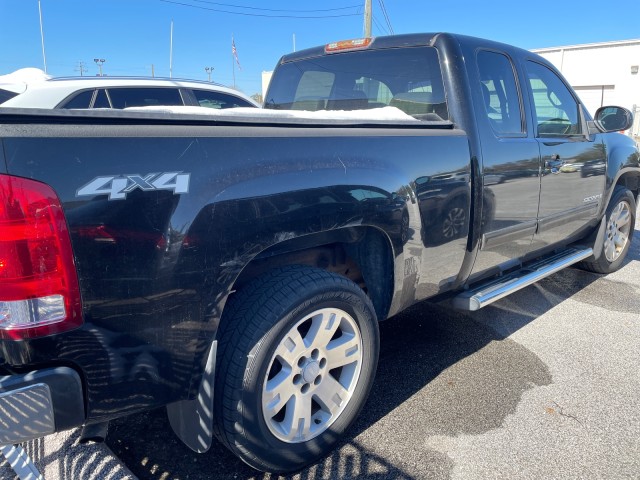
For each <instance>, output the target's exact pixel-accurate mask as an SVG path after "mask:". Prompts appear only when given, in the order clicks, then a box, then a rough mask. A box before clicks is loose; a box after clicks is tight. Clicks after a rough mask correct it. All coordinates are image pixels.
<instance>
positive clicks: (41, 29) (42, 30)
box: [38, 0, 47, 73]
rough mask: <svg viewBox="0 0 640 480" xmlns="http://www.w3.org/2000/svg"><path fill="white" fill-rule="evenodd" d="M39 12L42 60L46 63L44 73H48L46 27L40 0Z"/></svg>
mask: <svg viewBox="0 0 640 480" xmlns="http://www.w3.org/2000/svg"><path fill="white" fill-rule="evenodd" d="M38 13H39V14H40V40H41V41H42V62H43V63H44V73H47V56H46V55H45V53H44V29H43V28H42V6H41V5H40V0H38Z"/></svg>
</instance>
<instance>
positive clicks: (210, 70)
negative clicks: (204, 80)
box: [204, 67, 214, 82]
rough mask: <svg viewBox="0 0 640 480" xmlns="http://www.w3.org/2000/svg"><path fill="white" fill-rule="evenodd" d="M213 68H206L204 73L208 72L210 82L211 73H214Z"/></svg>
mask: <svg viewBox="0 0 640 480" xmlns="http://www.w3.org/2000/svg"><path fill="white" fill-rule="evenodd" d="M213 70H214V68H213V67H204V71H205V72H207V76H208V77H209V80H208V81H209V82H210V81H211V73H212V72H213Z"/></svg>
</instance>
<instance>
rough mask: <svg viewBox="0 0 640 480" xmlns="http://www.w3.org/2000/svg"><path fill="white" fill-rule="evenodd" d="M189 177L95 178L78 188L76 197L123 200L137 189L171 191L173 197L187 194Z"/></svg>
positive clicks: (187, 174) (182, 174)
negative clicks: (102, 197) (107, 197)
mask: <svg viewBox="0 0 640 480" xmlns="http://www.w3.org/2000/svg"><path fill="white" fill-rule="evenodd" d="M190 176H191V174H189V173H182V172H165V173H149V174H147V175H144V176H143V175H119V176H105V177H96V178H94V179H93V180H91V181H90V182H89V183H87V184H86V185H84V186H82V187H80V188H79V189H78V191H77V192H76V197H87V196H95V195H109V200H124V199H125V198H127V194H128V193H130V192H132V191H134V190H135V189H138V188H139V189H140V190H143V191H150V190H171V191H173V193H174V194H175V195H178V194H181V193H189V179H190Z"/></svg>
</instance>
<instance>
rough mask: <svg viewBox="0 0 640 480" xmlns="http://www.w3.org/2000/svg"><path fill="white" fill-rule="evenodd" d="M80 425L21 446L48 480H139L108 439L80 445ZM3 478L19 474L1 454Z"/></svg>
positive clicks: (1, 475) (0, 469) (0, 470)
mask: <svg viewBox="0 0 640 480" xmlns="http://www.w3.org/2000/svg"><path fill="white" fill-rule="evenodd" d="M79 438H80V429H75V430H70V431H67V432H62V433H56V434H53V435H48V436H46V437H44V438H39V439H36V440H31V441H30V442H25V443H22V444H21V446H22V448H24V450H25V451H26V453H27V455H29V457H30V458H31V460H32V461H33V463H34V464H35V466H36V467H37V469H38V471H39V472H40V473H41V474H42V476H43V477H44V478H45V479H46V480H85V479H87V480H88V479H91V480H137V477H136V476H135V475H134V474H133V473H131V471H130V470H129V469H128V468H127V467H126V466H125V465H124V464H123V463H122V461H121V460H120V459H119V458H118V457H116V456H115V455H114V454H113V452H112V451H111V450H110V449H109V447H107V445H105V444H104V443H92V444H84V445H80V444H79V443H78V439H79ZM0 460H1V461H0V478H3V479H13V478H18V476H17V475H16V473H15V472H14V471H13V469H12V468H11V466H10V465H9V463H8V462H7V460H6V459H5V458H4V457H2V456H0Z"/></svg>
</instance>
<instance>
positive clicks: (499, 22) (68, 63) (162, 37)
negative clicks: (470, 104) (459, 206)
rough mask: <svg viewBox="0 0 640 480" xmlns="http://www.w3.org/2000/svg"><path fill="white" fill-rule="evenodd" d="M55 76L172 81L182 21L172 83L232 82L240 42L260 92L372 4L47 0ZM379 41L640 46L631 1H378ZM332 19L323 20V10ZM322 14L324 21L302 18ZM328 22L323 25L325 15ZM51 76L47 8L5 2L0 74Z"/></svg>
mask: <svg viewBox="0 0 640 480" xmlns="http://www.w3.org/2000/svg"><path fill="white" fill-rule="evenodd" d="M40 4H41V7H42V17H43V27H44V41H45V53H46V60H47V71H48V73H49V74H51V75H54V76H71V75H79V74H80V72H79V70H78V65H79V62H84V66H85V68H86V72H85V75H96V74H97V72H98V67H97V65H96V64H95V63H94V58H100V59H104V60H105V62H104V66H103V71H104V73H105V74H107V75H151V71H152V70H151V69H152V65H153V69H154V73H155V75H156V76H166V77H168V76H169V63H170V62H169V58H170V43H171V42H170V31H171V28H170V26H171V21H172V20H173V69H172V73H173V77H175V78H178V77H179V78H195V79H200V80H206V79H207V73H206V71H205V67H213V68H214V70H213V75H212V80H213V81H216V82H219V83H222V84H225V85H232V84H233V82H234V68H233V57H232V55H231V38H232V36H233V38H234V39H235V45H236V48H237V52H238V58H239V61H240V64H241V66H242V69H241V70H240V69H238V68H237V66H236V68H235V81H236V86H237V87H238V88H239V89H240V90H242V91H244V92H245V93H247V94H248V95H251V94H254V93H257V92H260V90H261V72H262V71H265V70H272V69H273V68H274V66H275V64H276V62H277V61H278V58H279V57H280V56H281V55H282V54H284V53H288V52H290V51H292V50H293V49H294V35H295V47H296V49H297V50H301V49H303V48H307V47H312V46H315V45H322V44H325V43H328V42H331V41H335V40H341V39H348V38H357V37H360V36H362V34H363V15H362V12H363V10H364V0H324V1H322V2H311V1H300V0H298V1H293V0H269V1H266V0H263V1H257V0H222V1H220V2H214V1H210V0H41V1H40ZM372 4H373V15H374V23H373V34H374V35H385V34H388V33H389V26H388V24H387V21H386V19H385V16H384V13H383V11H382V5H384V7H385V9H386V13H387V17H388V19H389V23H390V25H391V27H392V29H393V31H394V32H395V33H411V32H431V31H450V32H456V33H464V34H467V35H474V36H479V37H486V38H490V39H492V40H498V41H502V42H506V43H512V44H514V45H517V46H520V47H523V48H529V49H531V48H542V47H551V46H560V45H575V44H581V43H594V42H604V41H611V40H627V39H635V38H640V31H639V27H638V25H640V24H638V21H637V18H636V16H635V15H634V14H633V12H632V11H630V10H629V9H630V8H632V7H631V5H632V4H630V3H628V2H627V3H624V2H623V3H619V2H618V3H606V2H594V1H593V0H585V1H582V2H580V3H578V2H559V1H557V0H555V1H551V0H536V1H535V2H522V1H514V0H508V1H507V0H493V1H492V2H477V1H469V0H458V1H455V2H454V1H446V2H442V1H439V2H438V1H427V0H385V1H384V2H381V1H380V0H373V2H372ZM320 10H322V11H320ZM302 17H315V18H302ZM318 17H321V18H318ZM22 67H38V68H43V56H42V45H41V38H40V22H39V15H38V1H37V0H0V75H2V74H6V73H10V72H12V71H14V70H16V69H18V68H22Z"/></svg>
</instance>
